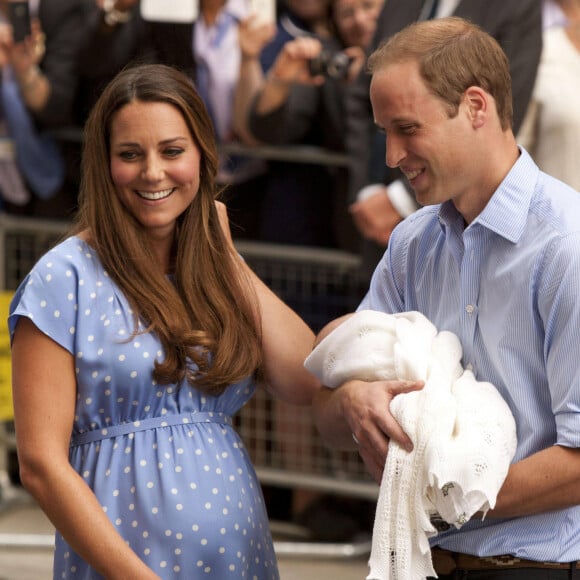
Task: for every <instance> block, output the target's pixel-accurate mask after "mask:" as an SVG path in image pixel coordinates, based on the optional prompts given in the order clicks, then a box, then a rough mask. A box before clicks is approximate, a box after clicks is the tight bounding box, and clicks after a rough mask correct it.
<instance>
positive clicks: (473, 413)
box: [304, 310, 516, 580]
mask: <svg viewBox="0 0 580 580" xmlns="http://www.w3.org/2000/svg"><path fill="white" fill-rule="evenodd" d="M461 358H462V348H461V345H460V343H459V339H458V338H457V337H456V336H455V334H453V333H451V332H447V331H442V332H437V329H436V328H435V326H433V324H432V323H431V322H430V321H429V320H428V319H427V318H426V317H425V316H423V315H422V314H420V313H419V312H404V313H400V314H385V313H383V312H376V311H371V310H363V311H360V312H357V313H356V314H354V315H352V316H351V317H350V318H348V319H347V320H346V321H345V322H343V323H342V324H341V325H340V326H338V327H337V328H336V329H335V330H333V331H332V332H331V333H330V334H329V335H328V336H326V337H325V338H323V339H322V341H321V342H320V344H318V345H317V346H316V347H315V348H314V350H313V351H312V353H311V354H310V356H309V357H308V358H307V359H306V361H305V363H304V364H305V366H306V368H307V369H308V370H309V371H310V372H312V373H313V374H314V375H316V376H317V377H318V378H319V379H320V380H321V381H322V383H323V384H324V385H326V386H328V387H331V388H336V387H338V386H340V385H341V384H343V383H344V382H346V381H348V380H351V379H359V380H363V381H376V380H394V379H403V380H413V381H414V380H422V381H425V387H424V388H423V389H422V390H420V391H414V392H410V393H406V394H401V395H398V396H396V397H395V398H394V399H393V400H392V402H391V405H390V411H391V413H392V415H393V416H394V417H395V419H396V420H397V421H398V423H399V424H400V425H401V427H402V428H403V430H404V431H405V433H407V435H408V436H409V438H410V439H411V440H412V442H413V446H414V449H413V451H412V452H411V453H409V452H407V451H405V450H404V449H403V448H401V447H400V446H399V445H397V444H396V443H395V442H393V441H391V443H390V445H389V453H388V456H387V462H386V465H385V470H384V474H383V479H382V482H381V486H380V492H379V498H378V503H377V510H376V515H375V523H374V529H373V539H372V550H371V555H370V560H369V567H370V574H369V576H368V577H367V580H388V579H390V580H415V579H417V580H419V579H421V578H425V577H427V576H436V573H435V571H434V569H433V565H432V561H431V551H430V547H429V540H428V538H429V537H431V536H434V535H436V534H437V530H436V529H435V527H434V526H433V524H432V523H431V516H433V515H434V514H435V513H437V514H438V515H439V516H440V517H441V518H442V519H443V520H445V521H446V522H448V523H449V524H451V525H454V526H456V527H457V528H459V527H461V526H462V525H463V524H464V523H465V522H467V521H468V520H469V519H470V518H471V517H472V516H473V515H474V514H475V513H476V512H483V513H484V514H485V512H487V510H488V509H490V508H493V507H494V505H495V500H496V497H497V493H498V492H499V489H500V487H501V486H502V484H503V481H504V479H505V477H506V475H507V471H508V468H509V465H510V462H511V460H512V458H513V456H514V453H515V449H516V427H515V422H514V419H513V416H512V414H511V411H510V409H509V407H508V406H507V404H506V403H505V401H504V400H503V399H502V397H501V396H500V394H499V393H498V391H497V390H496V388H495V387H494V386H493V385H491V384H490V383H486V382H479V381H477V380H476V379H475V377H474V375H473V373H472V372H471V371H469V370H464V369H463V368H462V366H461Z"/></svg>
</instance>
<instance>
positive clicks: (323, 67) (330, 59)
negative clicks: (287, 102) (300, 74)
mask: <svg viewBox="0 0 580 580" xmlns="http://www.w3.org/2000/svg"><path fill="white" fill-rule="evenodd" d="M352 61H353V58H352V57H351V56H348V55H347V54H346V53H344V52H333V51H331V50H328V49H323V50H322V52H321V53H320V54H319V55H318V56H317V57H316V58H313V59H311V60H310V62H309V63H308V67H309V70H310V74H311V76H313V77H315V76H318V75H322V76H325V77H328V78H330V79H336V80H344V79H346V78H347V77H348V69H349V68H350V65H351V63H352Z"/></svg>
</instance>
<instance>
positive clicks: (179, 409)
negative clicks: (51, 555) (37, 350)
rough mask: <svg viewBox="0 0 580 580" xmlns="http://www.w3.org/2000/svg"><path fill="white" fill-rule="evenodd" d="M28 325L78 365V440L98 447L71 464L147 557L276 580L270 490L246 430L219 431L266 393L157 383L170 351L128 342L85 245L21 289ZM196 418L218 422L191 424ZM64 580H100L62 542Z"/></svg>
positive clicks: (156, 564)
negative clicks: (207, 391)
mask: <svg viewBox="0 0 580 580" xmlns="http://www.w3.org/2000/svg"><path fill="white" fill-rule="evenodd" d="M18 316H25V317H28V318H30V319H31V320H32V321H33V322H34V323H35V324H36V325H37V326H38V328H39V329H40V330H41V331H43V332H44V333H45V334H47V335H48V336H50V337H51V338H52V339H53V340H55V341H56V342H57V343H59V344H60V345H61V346H63V347H64V348H66V349H67V350H68V351H69V352H70V353H71V354H72V355H73V356H74V359H75V365H76V375H77V380H78V389H77V401H76V413H75V421H74V427H73V433H72V436H73V440H75V439H76V438H78V441H79V442H82V441H83V437H84V438H86V440H87V441H88V442H86V443H81V444H79V445H72V446H71V451H70V461H71V464H72V465H73V466H74V468H75V469H76V470H77V472H78V473H79V474H80V475H81V476H82V478H83V479H84V480H85V481H86V482H87V484H88V485H89V486H90V487H91V488H92V489H93V490H94V492H95V494H96V496H97V497H98V499H99V501H100V503H101V505H102V507H103V511H104V512H105V513H106V514H107V516H108V517H109V519H110V520H111V522H112V523H113V524H114V525H115V526H116V528H117V529H118V531H119V532H120V534H121V535H122V536H123V538H124V539H125V541H126V542H127V543H128V544H129V545H130V546H131V547H132V548H133V550H134V551H135V552H136V553H137V554H138V555H139V557H140V558H142V559H143V560H144V561H145V562H146V563H147V564H148V565H149V566H150V567H151V568H152V569H153V570H154V571H155V572H156V573H157V574H158V575H159V576H160V577H161V578H166V579H168V580H169V579H171V580H176V579H184V580H185V579H191V578H207V579H214V580H223V579H226V578H232V579H240V578H243V579H249V580H252V579H256V580H268V579H277V578H278V571H277V566H276V559H275V555H274V551H273V546H272V539H271V536H270V531H269V527H268V520H267V515H266V511H265V507H264V502H263V498H262V493H261V489H260V485H259V482H258V480H257V478H256V475H255V472H254V469H253V467H252V465H251V463H250V461H249V458H248V455H247V453H246V450H245V448H244V446H243V443H242V441H241V440H240V438H239V437H238V435H237V433H236V432H235V430H234V429H233V427H232V426H231V424H228V423H227V420H226V421H225V422H223V423H220V422H219V421H221V417H231V416H232V415H234V414H235V413H236V412H237V411H238V410H239V409H240V408H241V407H242V406H243V405H244V404H245V403H246V402H247V401H248V399H250V398H251V396H252V394H253V392H254V390H255V385H254V384H253V383H252V382H250V381H249V380H247V381H244V382H242V383H239V384H237V385H231V386H230V387H229V388H228V389H227V390H226V392H225V393H224V394H223V395H222V396H220V397H209V396H205V395H202V394H201V393H199V392H198V391H196V390H194V389H192V388H190V387H189V386H187V385H186V384H182V385H171V386H167V385H165V386H161V385H157V384H156V383H155V381H154V380H153V377H152V375H151V370H152V364H153V361H154V360H155V359H159V358H160V357H162V356H163V352H162V350H161V346H160V343H159V342H158V341H157V340H156V338H155V336H153V335H151V334H140V335H138V336H137V337H135V338H134V339H131V340H128V339H129V337H130V336H131V332H132V330H133V314H132V312H131V310H130V308H129V305H128V303H127V301H126V300H125V298H124V296H123V295H122V294H121V293H120V291H119V289H118V288H117V287H116V286H115V284H114V283H113V282H112V280H111V279H110V278H109V277H108V276H107V274H106V272H104V271H103V268H102V265H101V264H100V262H99V260H98V258H97V256H96V254H95V253H94V251H93V250H92V249H91V248H90V247H89V246H88V245H87V244H85V243H84V242H82V241H81V240H80V239H78V238H76V237H72V238H69V239H68V240H66V241H64V242H63V243H62V244H60V245H59V246H57V247H56V248H55V249H54V250H52V251H51V252H49V253H48V254H47V255H46V256H44V257H43V258H42V259H41V260H40V261H39V262H38V263H37V265H36V266H35V267H34V269H33V270H32V272H31V273H30V274H29V275H28V276H27V278H26V279H25V280H24V282H23V283H22V284H21V286H20V288H19V289H18V291H17V293H16V297H15V300H14V301H13V305H12V312H11V316H10V320H9V325H10V330H11V332H12V331H13V329H14V326H15V323H16V320H17V318H18ZM187 414H194V415H195V414H202V415H203V416H204V417H206V416H207V417H211V418H212V419H211V421H209V422H206V421H197V422H196V421H189V420H186V421H183V420H181V419H180V417H181V416H187ZM178 416H179V417H178ZM126 424H128V425H129V426H130V427H129V428H127V427H126V426H124V427H122V429H121V432H120V434H118V431H117V429H118V426H120V425H121V426H123V425H126ZM151 424H155V427H148V426H149V425H151ZM144 427H148V428H144ZM54 578H55V579H56V578H58V579H69V578H70V579H72V578H75V579H81V578H82V579H96V578H100V576H99V575H98V574H97V573H96V572H95V571H94V570H92V569H91V568H90V567H89V566H88V565H87V564H86V563H85V562H84V561H83V560H82V559H81V558H80V557H79V556H78V555H77V554H75V552H74V551H73V550H72V549H71V548H70V547H69V546H68V545H67V544H66V542H65V541H64V540H63V539H62V537H60V536H59V535H58V534H57V538H56V552H55V560H54Z"/></svg>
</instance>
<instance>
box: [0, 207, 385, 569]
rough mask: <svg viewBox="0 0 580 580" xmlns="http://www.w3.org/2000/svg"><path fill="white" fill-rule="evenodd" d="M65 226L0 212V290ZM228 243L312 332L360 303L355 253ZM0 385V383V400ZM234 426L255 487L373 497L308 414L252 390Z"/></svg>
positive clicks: (334, 550) (5, 430) (7, 427)
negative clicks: (325, 441)
mask: <svg viewBox="0 0 580 580" xmlns="http://www.w3.org/2000/svg"><path fill="white" fill-rule="evenodd" d="M67 227H68V223H62V222H56V221H47V220H44V221H43V220H39V219H35V218H21V217H15V216H7V215H2V214H0V290H1V289H3V290H7V291H14V290H15V289H16V287H17V285H18V283H19V282H20V280H21V279H22V278H23V277H24V275H25V274H26V273H27V272H28V271H29V270H30V268H31V267H32V266H33V265H34V263H35V262H36V260H37V259H38V258H39V257H40V256H41V255H42V254H43V253H44V252H45V251H46V250H47V249H48V248H49V247H50V246H52V245H54V244H55V243H56V242H57V241H58V240H59V239H60V238H61V236H62V234H63V233H64V232H65V231H66V229H67ZM236 245H237V248H238V250H239V251H240V253H241V254H242V256H243V257H244V259H245V260H246V261H247V262H248V264H249V265H250V266H251V267H252V268H253V269H254V271H255V272H256V273H257V274H258V276H260V278H261V279H262V280H263V281H264V282H265V283H266V284H267V285H268V286H269V287H270V288H271V289H272V290H273V291H274V292H275V293H276V294H277V295H278V296H280V297H281V298H282V299H283V300H284V301H285V302H286V303H287V304H289V305H290V306H291V307H292V308H293V309H294V310H296V311H297V312H298V314H300V316H302V318H303V319H304V320H305V321H306V322H307V323H308V324H309V325H310V326H311V327H312V329H313V330H314V331H315V332H316V331H317V330H319V329H320V328H321V327H322V326H323V325H324V324H326V322H328V321H330V320H332V319H333V318H336V317H337V316H340V315H341V314H344V313H346V312H350V311H352V310H353V309H354V308H355V307H356V306H357V304H358V302H359V300H360V298H361V276H360V261H359V258H358V256H355V255H352V254H349V253H345V252H341V251H334V250H322V249H313V248H304V247H293V246H292V247H290V246H276V245H271V244H263V243H259V242H245V241H244V242H242V241H240V242H238V243H237V244H236ZM4 318H5V317H4ZM0 354H3V355H4V356H8V357H9V352H8V353H5V352H2V351H0ZM2 388H3V386H2V384H1V383H0V395H1V391H2ZM4 389H6V385H4ZM236 425H237V428H238V431H239V433H240V435H241V437H242V439H243V440H244V442H245V444H246V447H247V449H248V451H249V453H250V455H251V457H252V459H253V462H254V465H255V466H256V471H257V473H258V477H259V479H260V481H261V483H262V484H265V485H271V486H275V487H283V488H290V489H307V490H318V491H322V492H325V493H330V494H334V495H339V496H345V497H351V498H361V499H368V500H372V501H374V500H375V499H376V497H377V493H378V487H377V486H376V484H375V483H374V482H373V481H372V480H371V479H370V477H369V476H368V474H367V473H366V470H365V468H364V465H363V463H362V461H361V460H360V458H359V456H358V454H357V453H355V452H339V451H336V450H332V449H330V448H328V447H327V446H326V445H324V444H323V442H322V441H321V439H320V438H319V436H318V434H317V432H316V429H315V427H314V425H313V422H312V418H311V416H310V412H309V410H308V409H305V408H303V407H293V406H290V405H287V404H284V403H281V402H279V401H275V400H273V399H272V398H271V397H270V396H269V395H268V394H267V393H266V392H265V391H264V390H263V389H260V390H259V391H258V393H257V395H256V396H255V397H254V398H253V399H252V401H250V403H249V404H247V405H246V406H245V407H244V408H243V409H242V410H241V411H240V413H239V414H238V416H237V417H236ZM2 434H3V436H2ZM2 447H4V450H2ZM11 449H14V439H13V428H12V424H11V423H10V421H4V422H3V423H2V422H1V416H0V454H1V455H5V454H6V453H8V452H10V451H11ZM1 461H2V459H1V458H0V514H1V512H2V509H3V506H4V509H6V508H7V507H9V505H10V503H11V501H14V494H11V490H10V489H9V486H7V484H6V481H7V477H6V474H5V473H4V474H3V471H2V463H1ZM2 481H3V482H4V486H2V485H1V482H2ZM16 501H18V499H16ZM46 541H47V539H46V537H45V536H43V537H30V535H26V536H22V537H21V538H20V539H18V538H15V537H14V536H12V537H5V538H2V537H0V547H2V546H3V545H4V546H10V547H14V546H15V545H17V544H18V545H20V546H30V547H38V545H39V544H40V545H42V544H43V542H46ZM275 548H276V551H277V553H278V554H284V555H288V556H292V555H296V556H302V557H304V556H309V555H312V556H315V557H332V558H349V557H355V556H360V555H365V554H368V553H369V552H370V540H369V539H368V538H364V539H362V540H361V541H360V542H353V543H350V542H349V543H343V544H330V543H321V542H311V541H308V540H306V539H305V540H300V541H276V542H275Z"/></svg>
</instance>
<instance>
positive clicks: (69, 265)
mask: <svg viewBox="0 0 580 580" xmlns="http://www.w3.org/2000/svg"><path fill="white" fill-rule="evenodd" d="M85 248H86V246H85V245H84V244H83V242H81V241H80V240H79V239H78V238H69V239H68V240H66V241H65V242H63V243H62V244H60V245H58V246H56V247H55V248H54V249H53V250H51V251H49V252H48V253H47V254H45V255H44V256H43V257H42V258H41V259H40V260H39V261H38V262H37V263H36V265H35V266H34V267H33V268H32V270H31V271H30V273H29V274H28V275H27V276H26V277H25V279H24V280H23V281H22V282H21V284H20V285H19V287H18V289H17V290H16V292H15V295H14V298H13V299H12V302H11V304H10V313H9V317H8V328H9V331H10V339H11V340H12V338H13V336H14V330H15V328H16V323H17V322H18V319H19V318H20V317H26V318H29V319H30V320H31V321H32V322H33V323H34V324H35V325H36V327H37V328H38V329H39V330H40V331H41V332H43V333H44V334H46V335H47V336H48V337H50V338H52V339H53V340H54V341H55V342H56V343H58V344H59V345H60V346H62V347H63V348H65V349H66V350H68V351H69V352H70V353H71V354H72V353H74V345H75V331H76V318H77V311H78V306H77V304H78V290H79V285H80V284H82V280H83V272H82V270H83V269H84V267H83V262H82V258H83V257H85V258H84V259H86V256H87V255H91V253H90V252H89V253H88V254H87V252H86V249H85ZM93 259H94V258H93Z"/></svg>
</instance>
